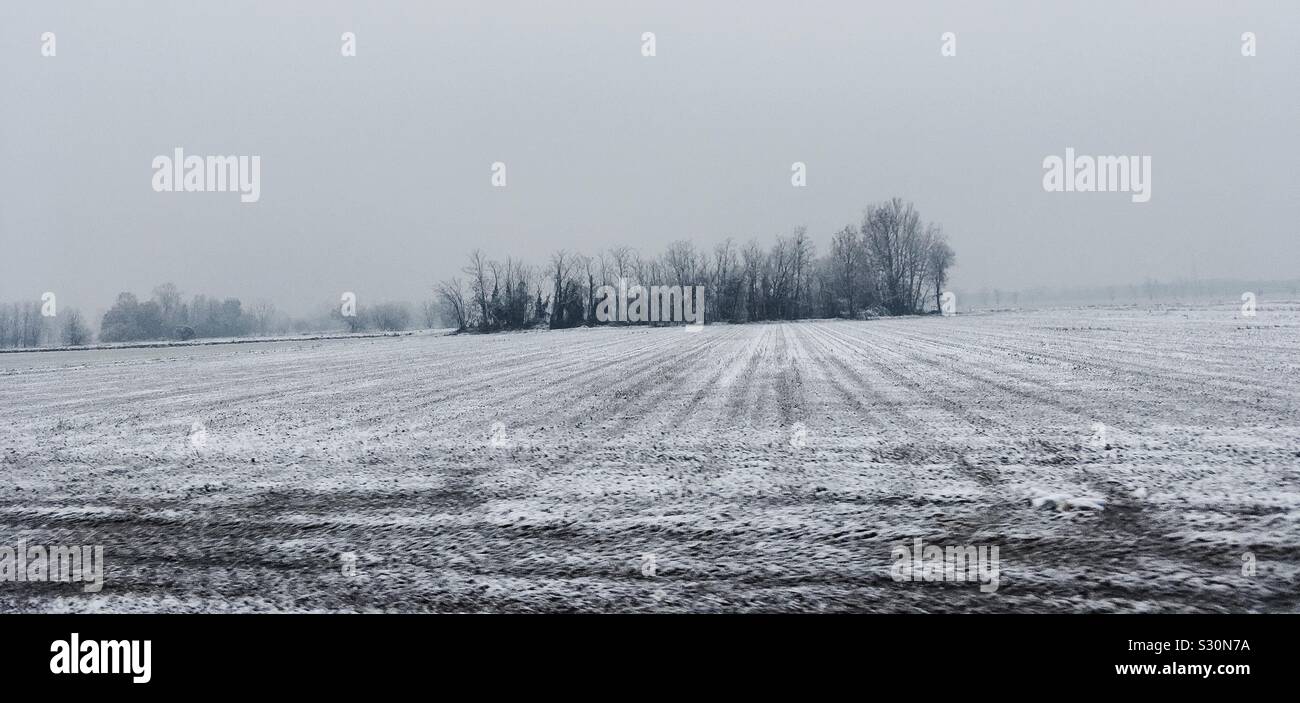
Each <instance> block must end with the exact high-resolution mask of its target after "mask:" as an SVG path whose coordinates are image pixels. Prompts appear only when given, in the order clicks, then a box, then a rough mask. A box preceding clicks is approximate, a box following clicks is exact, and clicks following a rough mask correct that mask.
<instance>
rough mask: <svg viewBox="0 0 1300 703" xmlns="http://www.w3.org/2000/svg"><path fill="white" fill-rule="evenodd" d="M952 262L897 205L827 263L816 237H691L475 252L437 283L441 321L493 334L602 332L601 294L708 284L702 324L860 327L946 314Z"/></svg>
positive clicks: (878, 208) (849, 230)
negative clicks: (623, 286)
mask: <svg viewBox="0 0 1300 703" xmlns="http://www.w3.org/2000/svg"><path fill="white" fill-rule="evenodd" d="M954 262H955V256H954V253H953V250H952V247H951V246H949V244H948V242H947V239H946V238H945V236H944V235H943V232H942V230H941V228H940V227H939V226H938V225H937V224H933V223H926V222H924V221H923V220H922V219H921V216H920V213H919V212H918V211H917V210H916V208H915V207H914V206H913V205H912V204H911V203H909V202H905V201H903V200H902V199H899V198H893V199H891V200H888V201H886V202H883V203H876V204H873V205H870V206H868V207H867V208H866V210H865V212H864V214H863V217H862V220H861V222H860V223H859V224H857V225H854V224H849V225H846V226H845V227H844V228H842V229H840V230H839V231H838V232H836V233H835V234H834V235H833V236H832V237H831V242H830V247H829V250H828V251H827V252H826V254H825V255H823V256H820V257H819V256H818V254H817V249H816V246H815V244H814V243H813V241H812V239H811V238H810V237H809V236H808V232H807V228H805V227H796V228H795V229H794V231H793V232H791V233H790V234H788V235H784V236H778V237H777V238H776V242H775V243H774V244H772V245H771V246H770V247H764V246H763V245H762V244H761V243H760V242H759V241H758V240H750V241H749V242H747V243H746V244H744V245H737V244H736V243H735V242H734V241H733V240H732V239H727V240H726V241H724V242H722V243H720V244H718V245H717V246H715V247H713V249H712V250H702V249H700V248H697V247H696V246H695V245H694V244H693V243H692V242H690V241H686V240H682V241H677V242H673V243H671V244H669V245H668V247H667V249H666V250H665V251H663V252H662V253H661V254H659V255H658V256H646V255H643V254H642V253H641V252H638V251H637V250H635V249H633V248H631V247H627V246H615V247H611V248H609V249H606V250H602V251H600V252H597V253H596V254H595V255H592V256H586V255H583V254H581V253H577V252H571V251H568V250H559V251H557V252H555V253H553V254H552V255H551V256H550V259H549V261H548V262H547V263H546V264H545V265H541V266H530V265H527V264H525V263H524V262H522V261H521V260H518V259H515V258H507V259H505V261H499V260H495V259H489V258H488V257H487V256H486V255H485V254H484V253H483V252H482V251H480V250H474V251H473V252H471V253H470V255H469V261H468V263H467V264H466V266H465V267H464V268H462V269H461V273H462V275H463V278H462V277H459V276H458V277H453V278H451V279H448V280H445V281H442V282H441V283H439V284H438V286H437V289H436V293H437V298H438V301H439V304H440V306H441V309H442V310H441V311H442V314H443V320H444V324H446V325H447V326H449V327H455V328H457V329H460V330H477V331H496V330H513V329H525V328H531V327H537V326H547V327H550V328H551V329H558V328H564V327H575V326H578V325H594V324H599V323H598V322H597V319H596V306H597V303H598V301H599V295H598V291H599V290H600V289H601V288H602V287H603V286H613V287H618V286H619V282H620V281H626V282H627V285H628V286H629V287H633V286H637V285H640V286H644V287H646V288H647V289H648V288H649V287H650V286H652V285H659V286H673V285H680V286H697V285H699V286H704V287H705V318H706V319H710V320H725V321H728V322H754V321H761V320H794V319H801V318H809V317H847V318H854V319H857V318H862V317H867V316H877V315H907V314H914V313H920V312H924V311H925V310H926V309H927V308H928V306H929V304H930V303H931V302H933V304H934V306H935V308H936V309H937V308H938V307H939V304H940V300H939V299H940V297H941V295H942V293H943V287H944V285H945V284H946V282H947V276H948V270H949V269H950V268H951V267H952V266H953V264H954Z"/></svg>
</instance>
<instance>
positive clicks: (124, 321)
mask: <svg viewBox="0 0 1300 703" xmlns="http://www.w3.org/2000/svg"><path fill="white" fill-rule="evenodd" d="M323 310H327V311H324V312H321V313H320V314H318V315H316V316H313V317H308V318H293V317H290V316H288V315H286V314H284V313H282V312H280V311H279V310H277V309H276V306H275V305H274V304H273V303H270V302H268V301H257V302H255V303H253V304H252V305H251V306H246V305H244V303H243V302H242V301H241V300H240V299H239V298H216V297H209V296H206V295H202V294H200V295H195V296H193V297H192V298H190V299H189V300H188V301H186V300H185V299H184V296H183V295H182V294H181V291H180V290H179V289H178V288H177V287H176V285H175V284H172V283H164V284H162V285H160V286H158V287H156V288H154V290H153V293H152V295H151V297H150V298H149V299H148V300H140V299H139V297H137V296H136V295H135V294H134V293H129V292H123V293H119V294H118V296H117V299H116V300H115V301H114V302H113V305H112V307H110V308H109V309H108V311H107V312H105V313H104V316H103V318H102V319H101V320H100V324H99V335H98V341H99V342H103V343H122V342H144V341H162V340H181V341H184V340H190V339H204V338H217V337H244V336H249V335H268V336H270V335H281V334H289V333H308V332H320V331H323V330H342V331H346V332H362V331H366V330H381V331H395V330H405V329H409V328H410V326H411V324H412V315H411V310H410V307H409V306H408V305H406V304H405V303H398V302H380V303H376V304H374V305H363V306H358V307H357V309H356V314H355V315H347V316H344V315H342V314H341V311H340V309H339V306H338V305H337V304H334V303H330V304H328V305H327V306H326V307H325V308H323ZM41 312H42V303H41V301H39V300H35V301H24V302H17V303H0V349H3V348H36V347H51V346H60V345H62V346H83V345H86V344H91V343H93V342H95V341H96V337H95V334H94V331H93V330H92V329H91V327H90V326H89V325H88V324H87V322H86V320H85V318H84V317H83V316H82V314H81V312H80V311H78V310H77V309H75V308H57V309H56V312H57V314H56V315H53V316H50V317H45V316H43V315H42V314H41ZM434 313H435V311H434V309H433V305H432V302H430V303H426V304H425V306H424V321H425V324H426V325H427V326H429V327H432V326H434V325H435V324H437V322H438V320H437V315H436V314H434Z"/></svg>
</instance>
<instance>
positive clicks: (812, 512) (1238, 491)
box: [0, 305, 1300, 612]
mask: <svg viewBox="0 0 1300 703" xmlns="http://www.w3.org/2000/svg"><path fill="white" fill-rule="evenodd" d="M0 475H3V477H4V481H3V482H2V483H0V545H10V546H12V545H15V544H17V543H18V542H19V541H26V543H28V544H47V545H64V544H77V545H82V544H85V545H103V546H104V554H105V560H106V563H107V567H106V575H105V585H104V588H103V590H102V591H101V592H100V593H98V594H90V593H83V592H82V590H81V588H80V584H65V583H6V582H0V611H184V612H206V611H317V610H321V611H336V610H342V611H371V610H379V611H403V612H423V611H475V612H477V611H489V612H500V611H506V612H519V611H646V612H678V611H726V612H731V611H801V612H802V611H812V612H821V611H826V612H830V611H853V612H877V611H984V612H1027V611H1031V612H1055V611H1068V612H1082V611H1117V612H1135V611H1297V610H1300V580H1298V576H1300V575H1298V574H1297V568H1298V566H1300V306H1295V305H1291V306H1274V307H1272V308H1270V307H1268V306H1264V307H1261V309H1260V310H1259V313H1258V316H1256V317H1253V318H1242V317H1240V316H1239V314H1238V312H1237V311H1236V309H1235V307H1229V306H1225V307H1222V308H1214V309H1204V308H1203V309H1159V310H1134V309H1074V310H1056V311H1045V312H1024V313H1017V312H1002V313H989V314H972V315H962V316H958V317H955V318H946V319H945V318H938V317H930V318H908V319H884V320H875V321H867V322H847V321H826V322H799V323H790V324H757V325H743V326H730V325H710V326H708V327H707V328H706V329H704V330H703V331H700V332H698V333H690V332H687V331H685V330H684V329H682V328H659V329H647V328H617V329H614V328H606V329H581V330H568V331H559V332H531V333H518V334H500V335H489V336H478V335H463V336H435V335H414V336H409V337H394V338H378V339H345V340H311V341H301V342H278V343H273V344H266V345H261V344H240V345H222V346H205V347H182V348H171V349H167V348H163V349H131V350H104V351H97V352H72V353H65V352H57V353H42V354H4V355H0ZM918 537H920V538H923V539H924V540H925V541H926V542H927V543H939V544H947V545H997V546H999V548H1000V571H1001V576H1000V586H999V588H998V589H997V590H996V592H993V593H983V592H981V591H980V589H979V587H978V584H975V583H951V582H898V581H895V580H894V579H893V578H892V577H891V567H892V565H893V558H892V556H891V552H892V549H893V548H894V547H895V546H897V545H900V544H906V545H911V544H912V543H913V540H914V539H915V538H918ZM1247 566H1250V567H1252V569H1247V568H1246V567H1247ZM1251 570H1253V573H1247V572H1248V571H1251Z"/></svg>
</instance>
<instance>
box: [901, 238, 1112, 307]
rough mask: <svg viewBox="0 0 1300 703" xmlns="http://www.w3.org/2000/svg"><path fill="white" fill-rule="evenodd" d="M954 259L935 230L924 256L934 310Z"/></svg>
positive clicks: (946, 241) (940, 304) (939, 302)
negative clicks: (930, 283) (932, 291)
mask: <svg viewBox="0 0 1300 703" xmlns="http://www.w3.org/2000/svg"><path fill="white" fill-rule="evenodd" d="M956 261H957V255H956V254H955V253H953V250H952V247H950V246H948V240H947V239H946V238H945V237H944V236H943V233H942V232H941V231H937V230H936V235H935V237H934V239H933V240H932V241H931V242H930V249H929V251H928V252H927V256H926V273H927V274H929V277H930V281H931V282H933V283H934V307H935V309H936V310H942V309H943V301H942V297H943V286H944V284H945V283H947V282H948V269H950V268H952V265H953V264H954V263H956ZM1113 297H1114V293H1113V289H1112V298H1113Z"/></svg>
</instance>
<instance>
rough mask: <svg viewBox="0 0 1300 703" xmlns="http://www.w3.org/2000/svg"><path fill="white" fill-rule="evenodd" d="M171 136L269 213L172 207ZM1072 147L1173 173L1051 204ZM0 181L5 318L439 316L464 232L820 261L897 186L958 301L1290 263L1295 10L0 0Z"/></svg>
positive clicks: (1248, 6)
mask: <svg viewBox="0 0 1300 703" xmlns="http://www.w3.org/2000/svg"><path fill="white" fill-rule="evenodd" d="M47 31H48V32H54V33H55V35H56V42H57V43H56V47H57V55H56V56H55V57H53V58H49V57H43V56H42V55H41V40H40V37H41V34H42V33H43V32H47ZM346 31H352V32H355V33H356V35H357V56H356V57H354V58H345V57H343V56H341V55H340V46H341V41H340V35H341V34H342V33H343V32H346ZM947 31H951V32H955V33H956V35H957V55H956V56H955V57H947V58H946V57H943V56H941V55H940V43H941V42H940V35H941V34H942V33H943V32H947ZM1246 31H1253V32H1255V33H1256V35H1257V38H1258V47H1257V56H1255V57H1251V58H1247V57H1243V56H1242V54H1241V46H1242V42H1241V38H1240V37H1241V34H1242V33H1243V32H1246ZM643 32H654V33H655V35H656V49H657V55H656V56H654V57H653V58H647V57H644V56H642V54H641V45H642V42H641V35H642V33H643ZM175 147H183V148H184V149H185V150H186V153H187V154H198V155H210V154H240V155H258V156H260V157H261V164H262V165H261V199H260V201H259V202H257V203H253V204H244V203H241V202H240V201H239V197H238V195H237V194H234V193H157V192H154V191H153V189H152V188H151V178H152V176H153V170H152V168H151V162H152V160H153V158H154V157H155V156H157V155H160V154H167V155H170V154H171V152H172V149H174V148H175ZM1066 147H1074V148H1075V149H1076V151H1078V152H1079V153H1080V154H1093V155H1096V154H1126V155H1128V154H1131V155H1150V156H1151V157H1152V170H1153V173H1152V177H1151V180H1152V189H1151V193H1152V197H1151V200H1150V202H1147V203H1142V204H1137V203H1133V202H1132V201H1131V199H1130V197H1129V196H1128V195H1127V194H1123V193H1048V192H1045V191H1044V190H1043V187H1042V180H1043V173H1044V171H1043V166H1042V162H1043V158H1044V157H1045V156H1047V155H1049V154H1057V155H1063V154H1064V150H1065V148H1066ZM494 161H502V162H504V163H506V165H507V169H508V186H507V187H506V188H504V189H501V188H493V187H492V185H491V182H490V179H491V175H492V174H491V170H490V166H491V164H492V162H494ZM795 161H802V162H804V163H806V164H807V167H808V185H807V187H806V188H795V187H792V186H791V183H790V175H791V174H790V165H791V163H792V162H795ZM0 164H3V167H2V168H0V245H2V246H0V300H16V299H35V298H39V296H40V294H41V293H42V292H43V291H47V290H50V291H56V292H57V293H59V303H60V304H61V305H75V306H79V307H82V308H83V309H85V310H88V311H99V310H102V309H104V308H105V307H106V306H107V305H108V304H109V303H110V302H111V300H112V297H113V296H114V295H115V294H116V293H117V292H118V291H120V290H132V291H135V292H137V293H138V294H141V295H142V296H143V295H147V294H148V292H149V291H150V289H151V288H152V287H153V286H154V285H155V284H157V283H160V282H162V281H167V280H170V281H174V282H175V283H177V284H178V285H179V286H180V287H181V289H182V290H183V291H184V292H185V293H186V294H187V295H189V294H193V293H199V292H202V293H208V294H216V295H223V296H224V295H238V296H240V297H242V298H243V299H244V300H245V301H252V300H255V299H257V298H268V299H272V300H274V301H275V302H277V303H278V304H279V305H280V307H281V308H282V309H286V310H290V311H295V312H298V311H306V310H309V309H314V308H316V307H318V306H323V305H324V304H325V303H326V302H334V301H337V300H338V297H339V294H340V292H342V291H344V290H352V291H356V292H357V293H358V296H359V298H360V300H361V302H362V304H364V303H365V301H366V300H372V301H373V300H377V299H406V300H411V301H417V300H420V299H422V298H424V297H427V295H428V294H427V291H428V290H429V288H430V286H431V285H432V283H433V282H434V281H436V280H438V279H440V278H443V277H446V276H449V275H451V274H453V273H454V272H455V271H456V270H457V269H458V268H459V267H460V266H461V265H462V262H463V259H464V256H465V254H466V253H467V252H468V251H469V250H470V249H471V248H473V247H481V248H483V249H484V250H485V251H487V252H488V254H489V255H491V256H494V257H501V258H504V257H505V256H506V255H514V256H522V257H525V258H527V259H529V260H532V261H534V262H539V263H540V262H542V261H543V260H544V258H545V257H546V255H547V254H548V253H549V252H550V251H552V250H554V249H556V248H560V247H567V248H570V249H580V250H582V251H584V252H586V253H592V252H594V251H595V250H597V249H599V248H602V247H606V246H613V245H619V244H627V245H632V246H636V247H638V248H640V249H642V250H643V251H646V252H650V253H658V252H660V251H662V249H663V248H664V246H665V245H666V244H667V243H668V242H670V241H672V240H674V239H680V238H689V239H692V240H694V241H695V242H696V243H698V244H700V245H702V246H707V247H712V245H713V244H714V243H716V242H718V241H720V240H722V239H723V238H725V237H727V236H731V237H734V238H736V239H737V240H741V241H743V240H746V239H749V238H750V237H758V238H759V239H760V240H761V241H763V242H764V243H765V244H770V243H771V241H772V239H773V237H774V236H776V235H777V234H782V233H787V232H789V231H790V230H791V229H792V228H794V227H795V226H797V225H807V226H808V228H809V232H810V233H811V234H812V235H813V236H814V239H815V241H816V242H817V244H818V247H819V249H820V250H821V251H825V250H826V248H827V246H828V243H829V239H830V235H831V233H832V232H833V231H834V230H836V229H838V228H839V227H842V226H843V225H845V224H848V223H857V222H859V221H860V219H861V213H862V209H863V207H864V206H865V205H866V204H867V203H869V202H872V201H876V200H881V199H885V198H887V197H890V196H893V195H897V196H901V197H904V198H908V199H910V200H912V201H914V202H915V203H916V205H917V207H918V208H919V209H920V210H921V213H922V215H923V216H924V217H925V218H927V219H930V220H934V221H937V222H939V223H941V224H942V225H943V227H944V229H945V231H946V232H947V233H948V235H949V237H950V239H951V241H952V244H953V247H954V249H955V250H956V252H957V258H958V267H957V268H956V270H955V271H954V272H953V284H954V286H956V287H961V288H967V289H975V288H979V287H983V286H989V287H1001V288H1003V289H1012V288H1023V287H1030V286H1037V285H1061V286H1073V285H1089V284H1099V285H1100V284H1124V283H1130V282H1135V281H1141V280H1142V279H1143V278H1145V277H1147V276H1152V277H1156V278H1161V279H1165V280H1169V279H1173V278H1178V277H1188V276H1191V275H1192V274H1193V272H1194V273H1196V274H1197V275H1199V276H1200V277H1202V278H1210V277H1250V278H1292V277H1295V276H1297V275H1300V267H1298V266H1297V264H1300V3H1297V2H1294V1H1291V0H1279V1H1277V2H1231V3H1228V2H1217V1H1216V2H1185V1H1179V2H1113V3H1107V2H1097V1H1096V0H1089V1H1087V2H1050V3H1048V2H1009V3H1002V2H973V1H969V0H962V1H960V2H915V1H908V2H901V1H899V2H894V1H892V0H891V1H890V2H875V1H873V2H856V1H855V2H849V1H848V0H842V1H836V2H803V3H795V2H789V1H788V0H783V1H781V2H752V1H750V2H740V1H739V0H734V1H732V0H727V1H721V0H719V1H709V0H687V1H681V2H678V1H665V0H655V1H654V2H628V1H625V0H620V1H619V2H609V1H608V0H604V1H595V0H593V1H592V2H580V3H579V2H573V3H568V2H566V3H560V2H536V1H534V2H458V3H451V2H415V1H411V2H361V1H359V0H358V1H356V2H347V3H342V2H328V3H322V2H287V1H279V0H276V1H263V2H234V1H230V0H223V2H204V3H199V2H190V1H181V2H148V3H145V2H140V3H123V2H104V3H80V2H71V3H62V2H58V3H56V2H46V1H34V0H4V2H0Z"/></svg>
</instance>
